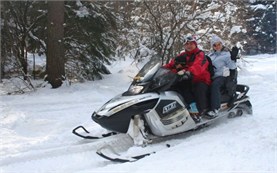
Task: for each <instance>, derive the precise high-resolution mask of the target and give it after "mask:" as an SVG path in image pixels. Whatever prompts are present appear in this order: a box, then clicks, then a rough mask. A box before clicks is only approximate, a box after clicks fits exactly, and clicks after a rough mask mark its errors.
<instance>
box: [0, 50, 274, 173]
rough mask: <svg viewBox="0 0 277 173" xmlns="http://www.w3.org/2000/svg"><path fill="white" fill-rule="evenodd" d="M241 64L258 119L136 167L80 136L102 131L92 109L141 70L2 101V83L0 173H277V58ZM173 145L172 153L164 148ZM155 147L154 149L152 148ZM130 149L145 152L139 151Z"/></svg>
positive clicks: (124, 64) (177, 145)
mask: <svg viewBox="0 0 277 173" xmlns="http://www.w3.org/2000/svg"><path fill="white" fill-rule="evenodd" d="M244 59H245V61H247V62H240V63H239V65H240V66H241V67H242V69H241V70H240V71H239V78H238V81H239V83H242V84H246V85H249V86H250V91H249V93H248V95H249V96H250V99H251V102H252V105H253V115H245V116H242V117H237V118H234V119H224V120H219V121H217V122H216V123H215V124H214V125H212V126H210V127H207V128H204V129H201V130H199V131H196V132H192V133H189V134H187V135H183V136H182V137H178V138H177V139H172V140H169V141H166V142H162V143H160V144H156V145H157V146H158V147H159V148H161V149H162V150H161V151H160V152H158V153H156V154H154V155H151V156H149V157H146V158H144V159H142V160H139V161H137V162H133V163H124V164H118V163H113V162H110V161H107V160H104V159H103V158H101V157H99V156H98V155H97V154H95V151H96V149H97V148H99V146H101V145H102V144H103V142H106V143H109V142H116V140H120V139H115V138H113V137H110V138H108V139H105V140H106V141H103V140H102V141H96V142H90V141H86V140H82V139H80V138H78V137H77V136H74V135H73V134H72V133H71V131H72V129H73V128H75V127H76V126H78V125H84V126H91V128H92V129H93V130H95V131H101V130H102V129H101V127H99V126H97V125H96V124H95V123H93V122H92V121H91V119H90V116H91V114H92V112H93V111H94V110H97V109H98V108H99V107H100V106H101V105H103V104H104V103H105V102H106V101H108V100H109V99H110V98H112V97H113V96H115V95H117V94H119V93H121V92H123V91H125V90H126V89H127V88H128V87H129V84H130V82H131V80H132V79H131V77H134V76H135V74H136V73H137V71H138V68H139V67H141V65H139V66H138V67H137V66H136V65H135V64H131V61H130V60H128V61H117V62H116V63H114V64H113V65H112V66H111V71H112V72H113V74H112V75H107V76H105V79H104V80H100V81H94V82H86V83H79V84H73V85H71V86H67V85H64V86H62V87H61V88H58V89H50V87H49V86H47V87H45V88H40V89H38V90H37V91H36V92H32V93H27V94H24V95H4V93H5V91H4V90H3V89H4V87H3V85H1V84H0V89H1V92H0V94H1V95H0V136H1V140H0V145H1V146H0V147H1V149H0V157H1V158H0V172H1V173H11V172H14V173H25V172H26V173H40V172H41V173H54V172H55V173H63V172H64V173H99V172H122V173H123V172H124V173H127V172H128V173H129V172H132V173H147V172H157V173H163V172H180V173H181V172H182V173H183V172H184V173H188V172H207V173H212V172H216V173H224V172H228V173H230V172H236V173H240V172H243V173H246V172H247V173H276V172H277V113H276V112H277V76H276V75H277V56H276V54H275V55H257V56H248V57H245V58H244ZM165 144H170V145H171V147H170V148H167V147H164V145H165ZM150 147H151V146H150ZM131 150H140V148H136V147H133V148H131Z"/></svg>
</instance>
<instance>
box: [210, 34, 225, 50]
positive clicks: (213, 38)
mask: <svg viewBox="0 0 277 173" xmlns="http://www.w3.org/2000/svg"><path fill="white" fill-rule="evenodd" d="M218 42H220V43H221V44H222V45H224V42H223V40H222V39H221V38H220V37H218V36H217V35H213V36H212V38H211V47H213V45H214V44H215V43H218Z"/></svg>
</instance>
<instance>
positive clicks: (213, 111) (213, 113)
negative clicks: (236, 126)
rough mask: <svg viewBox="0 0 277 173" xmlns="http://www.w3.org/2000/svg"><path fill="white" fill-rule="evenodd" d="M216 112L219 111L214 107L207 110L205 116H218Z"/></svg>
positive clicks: (210, 117) (209, 117)
mask: <svg viewBox="0 0 277 173" xmlns="http://www.w3.org/2000/svg"><path fill="white" fill-rule="evenodd" d="M218 112H219V110H218V109H214V110H212V111H209V112H207V114H205V117H206V118H208V119H213V118H215V117H217V116H218Z"/></svg>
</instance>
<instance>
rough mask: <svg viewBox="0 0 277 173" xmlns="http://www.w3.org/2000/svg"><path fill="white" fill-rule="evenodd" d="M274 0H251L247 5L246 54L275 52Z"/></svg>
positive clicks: (276, 32)
mask: <svg viewBox="0 0 277 173" xmlns="http://www.w3.org/2000/svg"><path fill="white" fill-rule="evenodd" d="M276 17H277V16H276V1H252V2H251V3H250V5H249V6H248V19H247V25H248V28H247V29H248V35H249V41H248V44H247V50H248V54H257V53H276V34H277V31H276Z"/></svg>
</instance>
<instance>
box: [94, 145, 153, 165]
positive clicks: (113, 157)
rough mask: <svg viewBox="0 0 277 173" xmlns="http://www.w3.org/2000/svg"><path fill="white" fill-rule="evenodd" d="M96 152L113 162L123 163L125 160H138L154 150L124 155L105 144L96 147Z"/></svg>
mask: <svg viewBox="0 0 277 173" xmlns="http://www.w3.org/2000/svg"><path fill="white" fill-rule="evenodd" d="M96 153H97V154H98V155H99V156H101V157H103V158H104V159H107V160H110V161H113V162H120V163H125V162H135V161H137V160H140V159H142V158H144V157H146V156H150V155H152V154H155V153H156V151H153V152H148V153H145V154H139V155H133V156H124V155H122V154H120V153H118V152H116V151H115V150H114V149H113V148H112V146H110V145H105V146H103V147H101V148H100V149H98V150H97V151H96Z"/></svg>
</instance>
